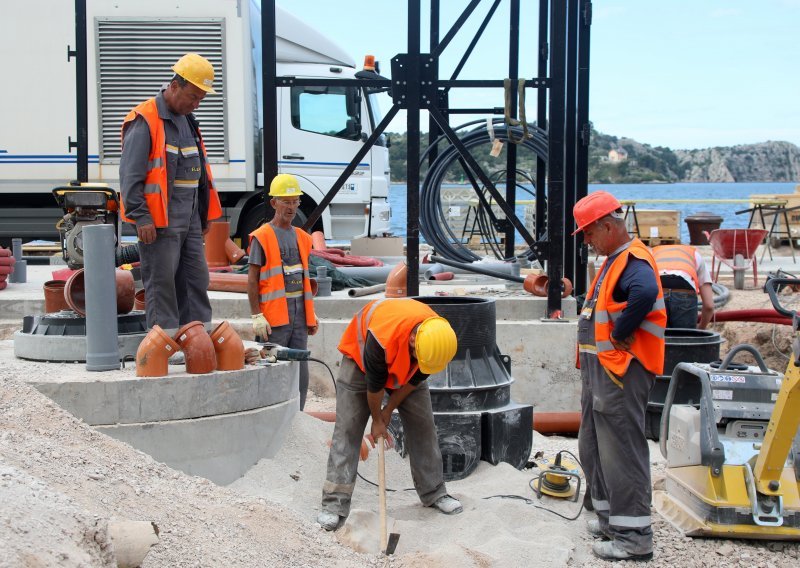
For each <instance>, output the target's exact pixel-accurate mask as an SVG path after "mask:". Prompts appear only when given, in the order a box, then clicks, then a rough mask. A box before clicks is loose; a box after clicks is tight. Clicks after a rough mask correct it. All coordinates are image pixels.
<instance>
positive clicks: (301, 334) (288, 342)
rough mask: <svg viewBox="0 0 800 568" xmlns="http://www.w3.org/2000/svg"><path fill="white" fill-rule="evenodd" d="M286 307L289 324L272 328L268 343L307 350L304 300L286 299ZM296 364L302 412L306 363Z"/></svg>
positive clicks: (304, 403)
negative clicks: (297, 365)
mask: <svg viewBox="0 0 800 568" xmlns="http://www.w3.org/2000/svg"><path fill="white" fill-rule="evenodd" d="M286 307H287V308H288V309H289V323H288V324H287V325H281V326H278V327H273V328H272V333H271V334H270V335H269V339H268V341H270V342H271V343H277V344H278V345H283V346H284V347H291V348H292V349H308V324H307V323H306V306H305V300H304V299H303V298H302V297H301V298H286ZM298 363H299V364H300V410H303V408H305V406H306V396H307V395H308V361H299V362H298Z"/></svg>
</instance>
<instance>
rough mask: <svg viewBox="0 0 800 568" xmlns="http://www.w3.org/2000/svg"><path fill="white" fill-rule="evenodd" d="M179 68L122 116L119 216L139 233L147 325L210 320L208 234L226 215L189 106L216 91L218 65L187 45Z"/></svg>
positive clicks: (171, 329) (169, 325) (167, 327)
mask: <svg viewBox="0 0 800 568" xmlns="http://www.w3.org/2000/svg"><path fill="white" fill-rule="evenodd" d="M172 70H173V71H174V72H175V75H174V76H173V77H172V80H171V81H170V82H169V83H168V84H167V85H165V86H164V87H162V89H161V91H160V92H159V93H158V94H157V95H156V96H155V97H153V98H151V99H148V100H146V101H144V102H143V103H141V104H139V105H137V106H136V107H135V108H134V109H133V110H131V111H130V112H129V113H128V115H127V116H126V117H125V120H124V121H123V124H122V156H121V158H120V164H119V178H120V193H121V205H122V210H121V216H122V219H123V220H124V221H127V222H129V223H135V225H136V234H137V236H138V239H139V256H140V259H141V270H142V282H143V284H144V290H145V306H146V308H145V309H146V313H147V326H148V327H152V326H154V325H156V324H158V325H159V326H161V327H162V328H164V330H166V331H167V332H168V333H170V334H171V333H172V332H174V331H177V329H178V328H179V327H180V326H181V325H183V324H186V323H189V322H191V321H202V322H203V323H205V324H207V325H208V324H210V322H211V304H210V303H209V300H208V280H209V277H208V265H207V264H206V259H205V253H204V249H203V234H204V233H205V232H206V231H207V230H208V223H209V221H211V220H212V219H216V218H218V217H221V216H222V208H221V206H220V201H219V196H218V195H217V192H216V190H215V188H214V178H213V176H212V175H211V167H210V166H209V165H208V156H207V155H206V150H205V146H204V145H203V138H202V136H201V135H200V129H199V127H198V124H197V120H196V119H195V117H194V115H193V114H192V112H193V111H194V110H196V109H197V107H198V106H199V105H200V101H202V100H203V98H204V97H205V96H206V94H207V93H211V94H214V93H215V91H214V89H213V88H212V85H213V83H214V68H213V67H212V66H211V63H209V62H208V60H207V59H205V58H204V57H202V56H200V55H198V54H196V53H187V54H186V55H184V56H183V57H181V58H180V59H179V60H178V61H177V63H175V65H174V66H173V67H172Z"/></svg>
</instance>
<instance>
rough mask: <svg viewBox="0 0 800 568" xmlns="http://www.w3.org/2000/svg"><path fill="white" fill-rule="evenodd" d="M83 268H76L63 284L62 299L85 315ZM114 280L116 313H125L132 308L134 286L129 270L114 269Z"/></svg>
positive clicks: (80, 314)
mask: <svg viewBox="0 0 800 568" xmlns="http://www.w3.org/2000/svg"><path fill="white" fill-rule="evenodd" d="M83 270H84V269H83V268H81V269H80V270H76V271H75V273H74V274H73V275H72V276H70V277H69V279H68V280H67V283H66V284H65V285H64V300H65V301H66V302H67V305H68V306H69V307H70V309H72V310H73V311H74V312H75V313H76V314H78V315H79V316H85V315H86V281H85V276H84V272H83ZM114 280H115V285H116V288H117V313H118V314H127V313H128V312H130V311H131V310H132V309H133V302H134V294H135V292H136V286H135V285H134V282H133V274H132V273H131V271H130V270H119V269H117V270H115V271H114Z"/></svg>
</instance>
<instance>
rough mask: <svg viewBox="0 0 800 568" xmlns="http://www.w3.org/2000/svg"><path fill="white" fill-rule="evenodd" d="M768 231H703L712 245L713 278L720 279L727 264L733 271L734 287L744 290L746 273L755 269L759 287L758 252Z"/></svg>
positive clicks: (755, 283) (756, 281) (754, 279)
mask: <svg viewBox="0 0 800 568" xmlns="http://www.w3.org/2000/svg"><path fill="white" fill-rule="evenodd" d="M768 232H769V231H767V229H715V230H713V231H711V233H709V232H708V231H703V233H705V235H706V237H707V238H708V244H710V245H711V251H712V252H713V256H712V257H711V277H712V280H713V281H714V282H716V281H717V280H718V279H719V269H720V268H722V265H723V264H725V265H726V266H729V267H730V268H731V270H733V287H734V288H736V289H737V290H744V273H745V271H746V270H747V267H748V265H750V266H752V267H753V284H754V285H755V286H758V265H757V263H756V250H757V249H758V245H760V244H761V243H762V242H763V241H764V237H766V236H767V233H768Z"/></svg>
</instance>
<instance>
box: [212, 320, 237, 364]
mask: <svg viewBox="0 0 800 568" xmlns="http://www.w3.org/2000/svg"><path fill="white" fill-rule="evenodd" d="M211 342H212V343H213V344H214V353H215V355H216V357H217V371H237V370H239V369H243V368H244V343H242V338H241V337H239V334H238V333H236V331H234V329H233V327H231V324H229V323H228V322H227V321H223V322H222V323H221V324H219V325H218V326H217V327H216V328H215V329H214V331H212V332H211Z"/></svg>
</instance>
